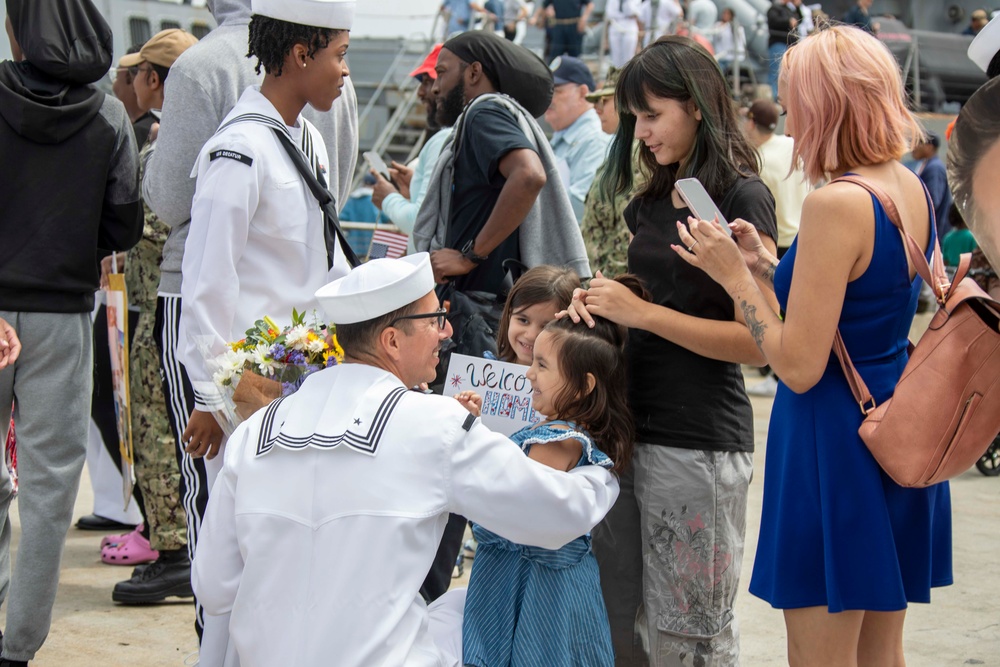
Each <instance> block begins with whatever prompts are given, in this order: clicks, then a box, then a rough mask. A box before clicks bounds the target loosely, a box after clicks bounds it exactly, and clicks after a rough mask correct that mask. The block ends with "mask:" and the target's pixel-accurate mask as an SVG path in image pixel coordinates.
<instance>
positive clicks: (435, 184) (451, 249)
mask: <svg viewBox="0 0 1000 667" xmlns="http://www.w3.org/2000/svg"><path fill="white" fill-rule="evenodd" d="M436 70H437V75H438V76H437V81H436V82H435V84H434V88H433V94H434V96H435V97H436V98H437V102H438V121H439V122H440V123H441V125H442V126H445V127H447V126H450V125H454V127H455V132H454V135H453V140H452V142H451V143H449V144H447V145H446V146H445V148H444V150H443V151H442V153H441V158H440V159H439V164H438V167H437V168H436V169H435V171H434V174H433V175H432V177H431V183H430V185H429V188H428V193H427V197H426V198H425V199H424V202H423V205H422V206H421V208H420V213H419V214H418V216H417V221H416V224H415V227H414V230H413V241H414V245H415V246H416V248H417V250H418V251H425V250H426V251H430V252H431V264H432V265H433V267H434V277H435V278H436V279H437V280H438V282H439V283H442V284H443V283H447V282H450V283H452V284H453V287H454V289H455V290H456V291H461V292H465V291H480V292H488V293H493V294H496V293H498V292H499V291H500V289H501V287H502V284H503V280H504V268H503V266H502V265H503V262H504V261H505V260H507V259H517V260H519V261H521V262H522V263H524V264H525V265H527V266H529V267H531V266H537V265H538V264H556V265H567V266H570V267H571V268H573V269H574V270H575V271H576V272H577V273H578V274H580V275H581V276H582V277H589V276H590V266H589V264H588V263H587V251H586V247H585V246H584V244H583V237H582V236H581V235H580V228H579V225H578V224H577V222H576V216H575V215H574V214H573V207H572V204H571V202H570V199H569V195H568V194H567V192H566V188H565V186H563V184H562V181H561V179H558V178H547V176H546V174H556V173H558V167H557V161H556V159H555V156H554V155H553V154H552V148H551V147H550V145H549V142H548V138H547V137H545V135H544V134H543V133H542V131H541V128H540V127H539V126H538V123H537V122H536V121H535V118H537V117H538V116H541V115H542V114H543V113H545V110H546V109H547V108H548V107H549V102H550V101H551V99H552V90H553V85H554V83H553V77H552V72H551V71H550V70H549V68H548V67H547V66H546V65H545V63H544V62H542V60H541V59H540V58H539V57H538V56H536V55H535V54H533V53H531V52H530V51H528V50H527V49H525V48H523V47H521V46H517V45H515V44H513V43H512V42H509V41H507V40H505V39H503V38H502V37H497V36H496V35H493V34H491V33H487V32H482V31H473V32H466V33H463V34H461V35H459V36H458V37H453V38H452V39H450V40H448V41H447V42H445V44H444V47H443V48H442V49H441V53H440V55H439V56H438V60H437V65H436ZM543 213H544V218H545V220H544V223H543V221H542V217H543ZM459 335H460V333H459V332H456V337H457V336H459Z"/></svg>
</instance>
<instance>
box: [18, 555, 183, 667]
mask: <svg viewBox="0 0 1000 667" xmlns="http://www.w3.org/2000/svg"><path fill="white" fill-rule="evenodd" d="M136 569H137V570H138V568H136ZM168 597H181V598H191V597H194V591H192V590H191V561H190V560H188V555H187V548H181V549H176V550H173V551H161V552H160V557H159V558H158V559H157V560H155V561H153V562H152V563H149V564H148V565H146V567H145V568H143V569H142V570H140V571H138V572H136V573H135V574H134V576H133V577H132V578H131V579H129V580H128V581H120V582H118V583H117V584H115V589H114V591H112V593H111V599H112V600H114V601H115V602H121V603H123V604H155V603H157V602H163V601H164V600H166V599H167V598H168ZM0 667H3V666H2V665H0Z"/></svg>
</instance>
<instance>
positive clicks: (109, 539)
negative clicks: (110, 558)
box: [101, 523, 142, 551]
mask: <svg viewBox="0 0 1000 667" xmlns="http://www.w3.org/2000/svg"><path fill="white" fill-rule="evenodd" d="M141 534H142V524H141V523H140V524H139V525H138V526H136V527H135V530H133V531H131V532H128V533H122V534H121V535H105V536H104V537H103V538H102V539H101V551H104V547H117V546H119V545H121V544H124V543H125V542H128V541H129V540H131V539H132V537H133V536H134V535H141Z"/></svg>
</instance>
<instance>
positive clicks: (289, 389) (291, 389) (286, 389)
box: [281, 382, 298, 396]
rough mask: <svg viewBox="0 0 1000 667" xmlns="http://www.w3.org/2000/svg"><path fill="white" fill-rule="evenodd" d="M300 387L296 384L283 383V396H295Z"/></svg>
mask: <svg viewBox="0 0 1000 667" xmlns="http://www.w3.org/2000/svg"><path fill="white" fill-rule="evenodd" d="M296 389H298V387H297V386H296V385H295V383H294V382H282V383H281V395H282V396H288V395H289V394H294V393H295V390H296Z"/></svg>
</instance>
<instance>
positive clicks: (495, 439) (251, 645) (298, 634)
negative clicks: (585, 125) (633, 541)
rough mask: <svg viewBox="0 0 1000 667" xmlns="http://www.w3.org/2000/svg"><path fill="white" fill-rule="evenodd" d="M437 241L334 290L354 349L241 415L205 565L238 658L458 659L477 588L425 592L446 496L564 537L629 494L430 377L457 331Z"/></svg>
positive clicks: (515, 526)
mask: <svg viewBox="0 0 1000 667" xmlns="http://www.w3.org/2000/svg"><path fill="white" fill-rule="evenodd" d="M434 287H435V284H434V274H433V271H432V269H431V264H430V257H429V256H428V255H427V253H420V254H417V255H411V256H409V257H405V258H403V259H378V260H373V261H371V262H368V263H367V264H364V265H362V266H360V267H358V268H357V269H354V270H353V271H352V272H351V273H350V274H349V275H347V276H346V277H344V278H341V279H339V280H337V281H334V282H332V283H330V284H329V285H327V286H325V287H323V288H322V289H320V290H319V291H318V292H317V293H316V296H317V298H318V299H319V301H320V303H321V304H322V305H323V307H324V308H325V309H326V313H327V315H328V317H329V318H330V319H331V320H332V321H333V322H334V323H336V324H337V337H338V340H339V342H340V344H341V345H342V346H343V348H344V350H345V353H346V358H345V362H344V363H343V364H341V365H339V366H334V367H332V368H329V369H326V370H323V371H320V372H318V373H315V374H313V375H312V376H310V377H309V378H308V379H307V380H306V381H305V383H304V384H303V385H302V388H301V389H299V391H298V392H297V393H295V394H292V395H291V396H288V397H287V398H283V399H278V400H276V401H275V402H273V403H272V404H271V405H270V406H269V407H268V408H266V409H264V410H260V411H259V412H258V413H257V414H256V415H254V416H253V417H252V418H251V419H249V420H248V421H247V422H245V423H243V424H242V425H240V427H239V428H238V429H237V430H236V432H235V433H234V434H233V435H232V437H231V438H230V439H229V444H228V445H227V449H226V453H225V466H224V468H223V470H222V473H221V474H220V476H219V479H218V482H217V483H216V485H215V487H214V488H213V490H212V496H211V499H210V501H209V505H208V511H207V514H206V517H205V522H204V524H203V525H202V532H201V536H200V539H199V542H198V551H197V554H196V557H195V561H194V566H193V568H192V579H193V583H194V589H195V592H196V594H197V595H198V599H199V600H200V601H201V603H202V604H203V605H204V606H205V610H206V611H207V612H209V613H210V614H220V615H221V614H227V613H231V614H232V616H231V621H230V633H231V648H235V652H236V653H238V654H239V659H240V661H241V664H242V667H254V666H257V665H260V666H265V665H266V666H268V667H273V666H274V665H297V666H298V667H311V666H320V665H323V666H325V665H331V664H336V665H338V667H372V666H375V665H392V666H393V667H396V666H403V665H405V666H406V667H412V666H416V665H419V666H434V667H438V666H452V665H458V664H460V662H461V655H462V654H461V634H460V633H461V609H462V606H463V605H464V590H463V591H452V592H451V593H449V594H447V595H445V596H444V597H442V598H440V599H439V600H438V601H436V602H435V603H434V604H433V605H432V606H431V608H430V610H428V607H427V606H426V604H425V603H424V601H423V599H422V598H421V597H420V595H419V593H418V589H419V588H420V584H421V582H422V581H423V578H424V575H425V574H426V573H427V571H428V569H429V568H430V566H431V561H432V560H433V558H434V554H435V552H436V551H437V547H438V543H439V542H440V540H441V535H442V533H443V531H444V526H445V523H446V521H447V519H448V513H449V512H454V513H456V514H461V515H463V516H466V517H468V518H469V519H470V520H472V521H474V522H476V523H478V524H481V525H482V526H484V527H486V528H488V529H489V530H491V531H493V532H495V533H497V534H499V535H502V536H504V537H506V538H508V539H509V540H511V541H514V542H518V543H521V544H527V545H535V546H540V547H545V548H548V549H557V548H559V547H561V546H562V545H563V544H565V543H567V542H569V541H570V540H572V539H574V538H576V537H578V536H580V535H582V534H584V533H586V532H588V531H589V530H590V529H591V528H592V527H593V526H594V525H596V524H597V523H598V522H599V521H600V520H601V519H602V518H603V517H604V515H605V513H606V512H607V511H608V510H609V509H610V508H611V506H612V505H613V504H614V501H615V499H616V498H617V496H618V482H617V480H616V479H615V478H614V477H612V476H611V475H610V474H609V473H608V471H606V470H604V469H603V468H599V467H597V466H585V467H583V468H578V469H576V470H574V471H573V472H570V473H565V472H558V471H556V470H553V469H552V468H549V467H547V466H544V465H540V464H538V463H536V462H534V461H532V460H531V459H529V458H527V457H526V456H524V454H522V453H521V451H520V450H519V449H518V447H517V445H515V444H514V443H513V442H511V441H510V440H508V439H507V438H506V437H505V436H503V435H499V434H497V433H493V432H492V431H490V430H489V429H487V428H486V427H485V426H483V425H482V423H481V422H480V421H479V420H478V419H476V418H473V417H472V416H471V415H470V414H469V413H468V412H467V411H466V410H465V409H464V408H463V407H462V406H461V405H460V404H459V403H458V402H457V401H456V400H454V399H452V398H446V397H442V396H432V395H425V394H423V393H420V392H415V391H410V390H409V388H410V387H414V386H416V385H418V384H420V383H421V382H427V381H430V380H432V379H433V378H434V370H435V367H436V365H437V363H438V352H439V350H440V347H441V342H442V341H443V340H444V339H445V338H447V337H448V336H449V335H450V333H451V326H450V325H449V324H448V323H447V321H446V320H445V319H444V310H443V309H441V308H440V303H439V301H438V298H437V296H436V294H435V292H434Z"/></svg>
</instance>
